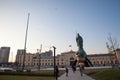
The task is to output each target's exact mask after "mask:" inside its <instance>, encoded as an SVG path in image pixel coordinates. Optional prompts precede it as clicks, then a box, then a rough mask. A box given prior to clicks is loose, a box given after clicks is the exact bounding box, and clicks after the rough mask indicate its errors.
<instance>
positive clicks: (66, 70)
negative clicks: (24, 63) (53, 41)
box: [65, 67, 69, 76]
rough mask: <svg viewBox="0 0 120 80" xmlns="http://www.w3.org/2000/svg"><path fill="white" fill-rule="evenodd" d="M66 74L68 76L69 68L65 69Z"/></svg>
mask: <svg viewBox="0 0 120 80" xmlns="http://www.w3.org/2000/svg"><path fill="white" fill-rule="evenodd" d="M65 72H66V76H68V72H69V71H68V68H67V67H66V68H65Z"/></svg>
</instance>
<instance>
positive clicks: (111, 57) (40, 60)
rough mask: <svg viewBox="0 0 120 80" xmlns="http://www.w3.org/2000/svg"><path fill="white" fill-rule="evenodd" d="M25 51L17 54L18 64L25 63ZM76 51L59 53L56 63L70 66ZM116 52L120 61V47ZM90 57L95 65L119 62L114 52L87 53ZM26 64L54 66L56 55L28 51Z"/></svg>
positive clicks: (29, 65)
mask: <svg viewBox="0 0 120 80" xmlns="http://www.w3.org/2000/svg"><path fill="white" fill-rule="evenodd" d="M23 52H24V50H18V52H17V55H16V63H18V66H19V67H20V66H22V65H23V56H24V55H23ZM75 54H76V52H75V51H72V50H71V51H69V52H63V53H61V54H60V55H57V56H56V57H55V58H56V65H57V66H59V67H66V66H67V67H70V66H71V65H72V63H73V61H74V60H75V59H76V57H75ZM116 54H117V57H118V61H119V62H120V49H117V50H116ZM87 57H88V59H89V60H90V61H91V62H92V64H93V65H94V66H108V65H111V63H112V64H117V59H116V55H115V54H114V53H112V54H92V55H87ZM24 62H25V66H26V67H35V68H38V67H41V68H42V67H43V68H44V67H53V66H54V57H53V52H52V51H51V50H50V51H46V52H43V53H39V52H37V53H35V54H31V53H26V54H25V61H24Z"/></svg>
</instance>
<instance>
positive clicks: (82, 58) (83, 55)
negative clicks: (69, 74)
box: [72, 33, 93, 69]
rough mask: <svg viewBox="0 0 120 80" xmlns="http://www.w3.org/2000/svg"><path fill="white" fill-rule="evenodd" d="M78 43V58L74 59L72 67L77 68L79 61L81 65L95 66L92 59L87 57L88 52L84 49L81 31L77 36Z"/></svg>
mask: <svg viewBox="0 0 120 80" xmlns="http://www.w3.org/2000/svg"><path fill="white" fill-rule="evenodd" d="M76 43H77V46H78V51H77V53H76V60H75V61H74V63H73V65H72V68H73V69H74V68H75V66H76V63H77V62H78V64H79V65H80V67H84V66H86V67H89V66H93V65H92V63H91V62H90V60H89V59H88V58H87V54H86V52H85V51H84V49H83V38H82V37H81V36H80V35H79V33H77V36H76Z"/></svg>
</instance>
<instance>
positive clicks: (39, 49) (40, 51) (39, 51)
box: [38, 44, 42, 70]
mask: <svg viewBox="0 0 120 80" xmlns="http://www.w3.org/2000/svg"><path fill="white" fill-rule="evenodd" d="M41 50H42V44H41V45H40V49H39V54H38V55H39V56H38V58H39V64H38V70H40V66H41Z"/></svg>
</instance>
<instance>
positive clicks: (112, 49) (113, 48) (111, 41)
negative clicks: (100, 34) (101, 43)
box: [106, 33, 119, 66]
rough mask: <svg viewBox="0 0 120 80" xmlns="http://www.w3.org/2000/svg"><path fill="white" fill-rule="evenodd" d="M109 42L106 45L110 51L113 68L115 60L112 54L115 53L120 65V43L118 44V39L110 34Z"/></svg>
mask: <svg viewBox="0 0 120 80" xmlns="http://www.w3.org/2000/svg"><path fill="white" fill-rule="evenodd" d="M108 41H109V43H108V42H107V43H106V45H107V48H108V51H109V53H110V60H111V65H112V66H113V59H112V54H111V53H112V52H114V55H115V58H116V63H117V64H118V63H119V61H118V56H117V53H116V49H118V48H119V43H118V41H117V39H116V38H113V37H112V36H111V34H110V33H109V36H108Z"/></svg>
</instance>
